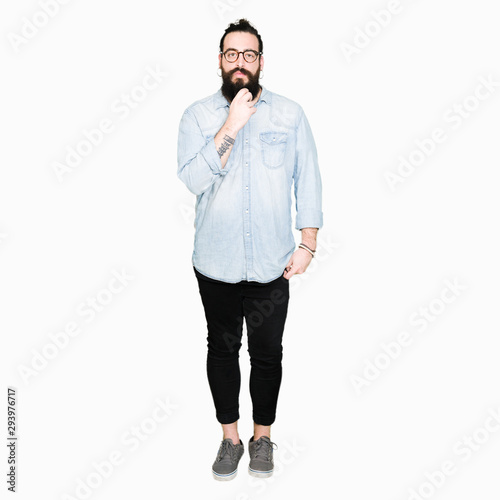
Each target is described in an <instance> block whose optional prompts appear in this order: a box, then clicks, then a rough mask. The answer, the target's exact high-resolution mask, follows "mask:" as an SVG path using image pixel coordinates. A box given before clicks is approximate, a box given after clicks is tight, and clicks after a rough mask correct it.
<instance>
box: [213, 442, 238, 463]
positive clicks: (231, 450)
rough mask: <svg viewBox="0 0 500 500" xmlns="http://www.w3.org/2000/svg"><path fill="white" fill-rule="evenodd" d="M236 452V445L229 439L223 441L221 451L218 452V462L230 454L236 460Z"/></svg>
mask: <svg viewBox="0 0 500 500" xmlns="http://www.w3.org/2000/svg"><path fill="white" fill-rule="evenodd" d="M235 453H236V446H235V445H234V444H232V443H230V442H229V441H222V443H221V445H220V447H219V453H218V454H217V462H220V461H221V460H222V459H223V458H224V457H226V456H227V455H229V457H230V458H231V460H234V455H235Z"/></svg>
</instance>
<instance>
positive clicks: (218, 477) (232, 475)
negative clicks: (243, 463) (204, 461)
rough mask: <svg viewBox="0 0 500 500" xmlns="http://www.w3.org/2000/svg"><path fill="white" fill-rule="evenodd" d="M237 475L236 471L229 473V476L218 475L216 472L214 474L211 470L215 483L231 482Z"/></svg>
mask: <svg viewBox="0 0 500 500" xmlns="http://www.w3.org/2000/svg"><path fill="white" fill-rule="evenodd" d="M237 474H238V469H235V470H234V471H233V472H230V473H229V474H219V473H218V472H215V471H214V470H213V469H212V476H213V478H214V479H215V480H217V481H231V479H234V478H235V477H236V476H237Z"/></svg>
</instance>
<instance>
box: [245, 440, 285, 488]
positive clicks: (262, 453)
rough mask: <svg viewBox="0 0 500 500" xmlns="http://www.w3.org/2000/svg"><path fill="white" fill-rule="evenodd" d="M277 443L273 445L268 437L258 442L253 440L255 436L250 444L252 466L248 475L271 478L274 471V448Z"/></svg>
mask: <svg viewBox="0 0 500 500" xmlns="http://www.w3.org/2000/svg"><path fill="white" fill-rule="evenodd" d="M275 446H276V448H277V447H278V446H277V445H276V443H273V442H272V441H271V440H270V439H269V438H268V437H267V436H262V437H260V438H259V439H257V441H254V440H253V436H252V437H251V438H250V441H249V442H248V452H249V453H250V465H249V466H248V473H249V474H250V475H251V476H253V477H262V478H265V477H271V476H272V475H273V470H274V461H273V448H274V447H275Z"/></svg>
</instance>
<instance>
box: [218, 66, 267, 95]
mask: <svg viewBox="0 0 500 500" xmlns="http://www.w3.org/2000/svg"><path fill="white" fill-rule="evenodd" d="M237 71H240V72H241V73H243V74H244V75H245V76H246V77H247V78H248V82H247V83H245V82H244V80H243V78H237V79H236V80H234V81H233V75H234V74H235V73H236V72H237ZM221 72H222V86H221V91H222V95H223V96H224V97H225V98H226V99H227V100H228V101H229V102H232V100H233V99H234V97H235V96H236V94H237V93H238V92H239V91H240V90H241V89H244V88H246V89H248V90H249V92H250V93H251V94H252V98H253V99H255V97H256V95H257V94H258V93H259V91H260V89H261V88H262V87H261V86H260V85H259V77H260V66H259V68H258V69H257V71H256V72H255V74H252V73H250V71H248V70H246V69H244V68H234V69H233V70H231V71H228V72H226V71H224V70H223V69H222V68H221Z"/></svg>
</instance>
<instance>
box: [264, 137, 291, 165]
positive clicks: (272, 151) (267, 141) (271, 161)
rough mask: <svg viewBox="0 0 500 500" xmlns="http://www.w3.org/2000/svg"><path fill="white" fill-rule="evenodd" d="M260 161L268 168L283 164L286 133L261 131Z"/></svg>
mask: <svg viewBox="0 0 500 500" xmlns="http://www.w3.org/2000/svg"><path fill="white" fill-rule="evenodd" d="M259 137H260V147H261V153H262V162H263V163H264V165H265V166H266V167H268V168H278V167H281V166H282V165H283V164H284V160H285V153H286V144H287V138H288V134H287V133H286V132H262V133H261V134H260V136H259Z"/></svg>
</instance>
